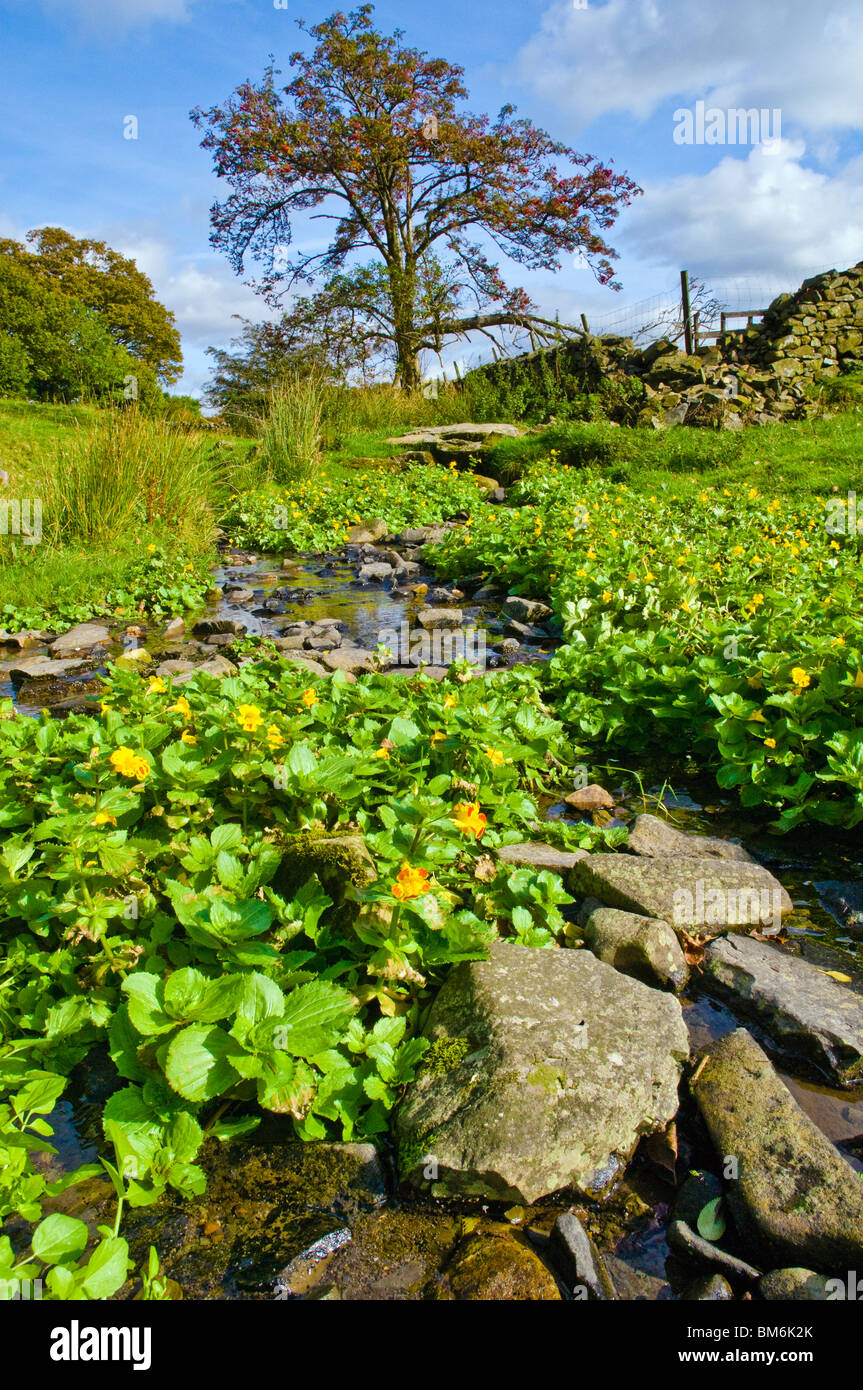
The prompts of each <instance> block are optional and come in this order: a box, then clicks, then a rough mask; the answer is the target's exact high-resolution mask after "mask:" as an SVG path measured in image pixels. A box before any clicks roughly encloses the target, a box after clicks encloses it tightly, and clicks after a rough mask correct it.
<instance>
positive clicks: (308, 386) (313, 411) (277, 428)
mask: <svg viewBox="0 0 863 1390" xmlns="http://www.w3.org/2000/svg"><path fill="white" fill-rule="evenodd" d="M325 393H326V385H325V381H324V377H323V375H322V374H321V373H320V372H316V371H314V370H312V371H310V372H308V373H306V374H305V375H302V376H301V375H300V373H299V372H291V373H290V374H289V375H288V376H285V377H283V378H282V379H281V381H279V382H278V383H277V384H276V385H275V386H274V387H273V388H272V389H271V391H270V393H269V396H268V400H267V409H266V413H265V415H264V418H263V421H262V422H261V427H260V454H261V461H262V463H263V465H264V467H265V469H266V471H267V473H268V474H269V476H270V477H271V478H272V479H273V481H274V482H277V483H291V482H296V481H298V480H300V479H303V478H308V477H310V476H311V474H312V473H314V472H315V471H316V469H317V468H318V467H319V466H320V462H321V419H322V416H323V410H324V397H325Z"/></svg>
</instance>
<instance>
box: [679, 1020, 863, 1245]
mask: <svg viewBox="0 0 863 1390" xmlns="http://www.w3.org/2000/svg"><path fill="white" fill-rule="evenodd" d="M693 1091H694V1094H695V1099H696V1101H697V1103H698V1107H699V1109H700V1111H701V1114H702V1115H703V1117H704V1121H705V1123H706V1125H707V1128H708V1130H709V1132H710V1137H711V1139H712V1140H713V1144H714V1147H715V1149H716V1152H717V1154H718V1155H719V1156H720V1158H721V1159H723V1160H724V1158H725V1157H726V1156H729V1155H730V1156H733V1157H734V1158H735V1159H736V1161H737V1168H738V1177H737V1178H736V1179H735V1180H729V1182H728V1186H727V1192H728V1202H729V1206H730V1207H731V1211H732V1213H733V1215H734V1220H735V1225H736V1227H737V1229H738V1231H739V1232H740V1233H741V1235H742V1236H744V1237H746V1238H748V1239H749V1240H750V1241H751V1242H752V1245H753V1246H754V1247H757V1248H758V1249H759V1250H761V1251H762V1252H763V1257H764V1262H765V1263H770V1264H771V1265H780V1264H782V1265H786V1264H787V1265H798V1264H804V1265H805V1266H806V1267H807V1268H812V1269H816V1270H823V1271H827V1272H830V1271H831V1270H837V1269H838V1270H841V1269H858V1268H863V1183H861V1181H860V1178H859V1175H858V1174H857V1173H856V1172H855V1171H854V1169H853V1168H852V1167H851V1166H850V1164H848V1163H846V1161H845V1159H844V1158H842V1156H841V1154H840V1153H839V1152H838V1150H837V1149H835V1148H834V1146H833V1145H832V1144H831V1143H830V1141H829V1140H828V1139H827V1138H825V1136H824V1135H823V1134H822V1133H821V1131H820V1129H818V1128H817V1126H816V1125H815V1124H813V1122H812V1121H811V1120H810V1119H809V1117H808V1116H807V1115H805V1114H804V1112H803V1111H802V1110H801V1109H800V1106H799V1105H798V1104H797V1102H796V1101H795V1100H794V1099H793V1098H792V1096H791V1093H790V1092H789V1091H788V1089H787V1088H786V1087H785V1086H784V1085H783V1083H782V1082H781V1081H780V1079H779V1077H778V1076H777V1075H776V1072H775V1071H774V1069H773V1067H772V1066H771V1064H770V1062H769V1061H768V1059H767V1057H766V1056H765V1054H764V1052H763V1051H762V1050H761V1048H760V1047H759V1046H758V1044H757V1043H756V1042H755V1039H754V1038H752V1037H751V1036H750V1034H749V1033H747V1032H746V1030H745V1029H743V1028H738V1029H736V1030H735V1031H734V1032H733V1033H728V1034H727V1035H726V1036H725V1037H723V1038H721V1039H720V1040H719V1041H718V1042H716V1043H713V1044H711V1045H710V1054H709V1057H708V1060H707V1062H706V1064H705V1066H704V1068H703V1070H702V1071H701V1074H700V1076H699V1077H698V1080H697V1081H696V1082H695V1083H694V1085H693Z"/></svg>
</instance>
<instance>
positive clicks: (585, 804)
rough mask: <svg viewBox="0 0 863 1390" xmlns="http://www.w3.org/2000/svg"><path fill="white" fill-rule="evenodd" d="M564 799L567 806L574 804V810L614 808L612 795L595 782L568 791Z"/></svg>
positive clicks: (608, 809) (606, 809)
mask: <svg viewBox="0 0 863 1390" xmlns="http://www.w3.org/2000/svg"><path fill="white" fill-rule="evenodd" d="M564 801H565V802H566V804H567V806H574V807H575V809H576V811H610V810H613V808H614V797H613V796H612V795H611V793H610V792H607V791H606V790H605V787H600V786H599V785H598V784H597V783H596V782H592V783H591V785H590V786H589V787H579V788H578V789H577V790H576V791H574V792H570V793H569V796H565V797H564Z"/></svg>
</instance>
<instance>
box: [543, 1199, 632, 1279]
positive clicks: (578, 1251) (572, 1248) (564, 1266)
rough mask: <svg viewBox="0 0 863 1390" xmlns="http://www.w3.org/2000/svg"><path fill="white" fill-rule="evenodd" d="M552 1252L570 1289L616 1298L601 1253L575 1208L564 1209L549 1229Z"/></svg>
mask: <svg viewBox="0 0 863 1390" xmlns="http://www.w3.org/2000/svg"><path fill="white" fill-rule="evenodd" d="M551 1253H552V1257H553V1259H554V1262H555V1264H556V1266H557V1268H558V1269H559V1270H560V1273H561V1276H562V1278H563V1280H564V1282H565V1283H566V1284H568V1285H569V1287H570V1289H572V1290H575V1291H576V1296H581V1297H583V1296H584V1295H583V1294H582V1295H579V1294H578V1290H579V1289H584V1290H586V1292H587V1297H588V1298H591V1299H598V1300H602V1301H605V1300H609V1299H615V1298H617V1293H616V1291H615V1288H614V1284H613V1283H612V1281H611V1279H610V1277H609V1274H608V1271H607V1270H606V1268H605V1266H604V1265H603V1263H602V1256H601V1255H600V1253H599V1251H598V1250H597V1248H596V1246H595V1245H594V1243H593V1241H592V1240H591V1238H590V1236H589V1235H588V1233H587V1231H586V1230H585V1229H584V1227H583V1226H582V1224H581V1222H580V1221H579V1219H578V1217H577V1216H576V1215H575V1213H574V1212H571V1211H564V1212H561V1214H560V1216H559V1217H558V1218H557V1220H556V1221H555V1223H554V1226H553V1227H552V1232H551Z"/></svg>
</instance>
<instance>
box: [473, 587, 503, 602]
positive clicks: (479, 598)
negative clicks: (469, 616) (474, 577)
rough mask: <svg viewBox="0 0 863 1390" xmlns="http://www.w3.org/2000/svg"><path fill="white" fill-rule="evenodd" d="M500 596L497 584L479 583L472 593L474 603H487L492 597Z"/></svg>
mask: <svg viewBox="0 0 863 1390" xmlns="http://www.w3.org/2000/svg"><path fill="white" fill-rule="evenodd" d="M500 596H501V591H500V589H499V588H498V586H497V584H481V585H480V587H479V588H478V589H477V590H475V592H474V595H473V597H474V601H475V602H476V603H488V602H489V601H491V600H492V599H496V598H500Z"/></svg>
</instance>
